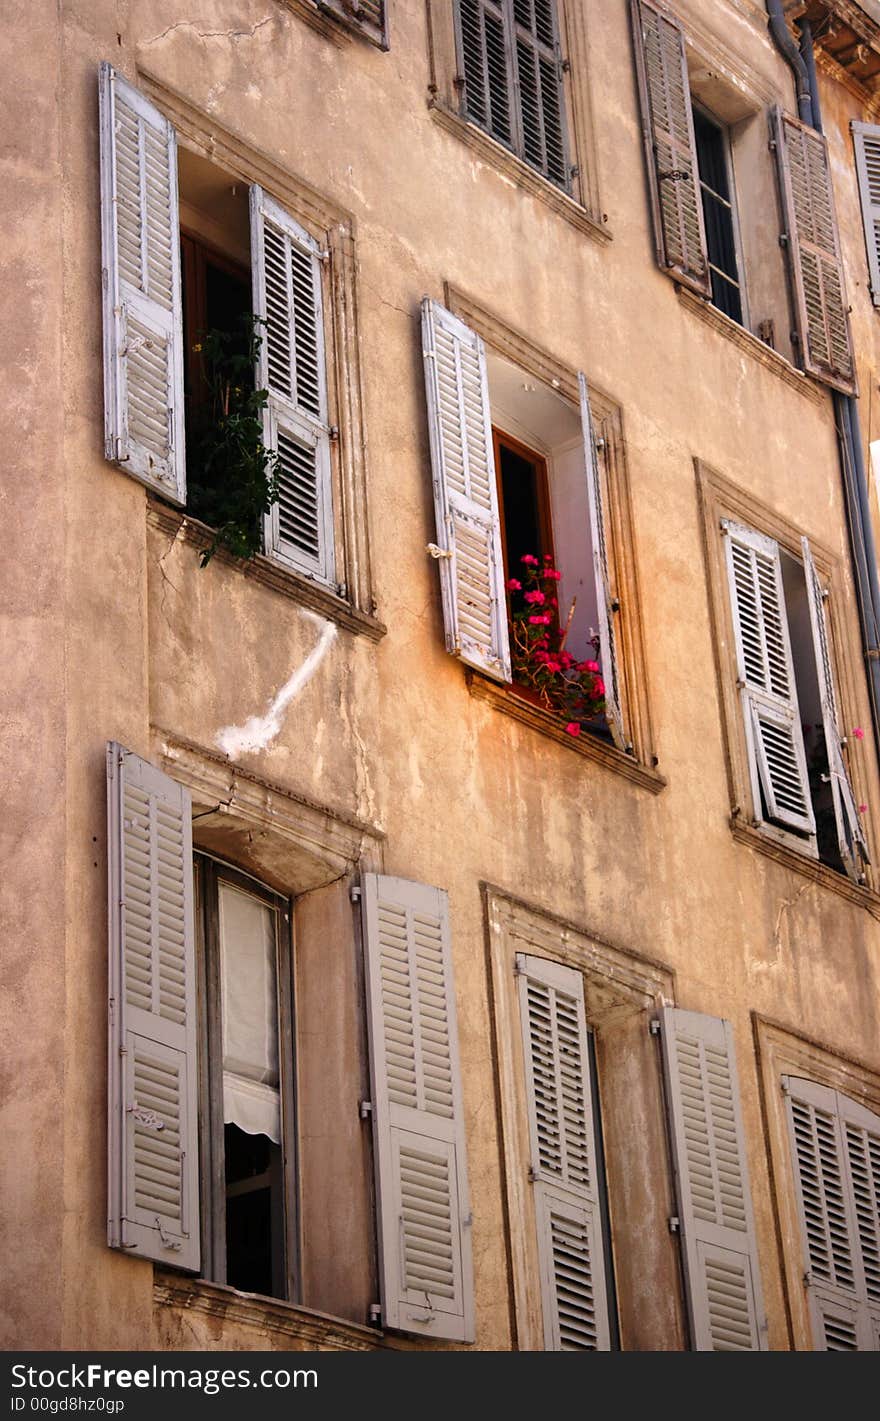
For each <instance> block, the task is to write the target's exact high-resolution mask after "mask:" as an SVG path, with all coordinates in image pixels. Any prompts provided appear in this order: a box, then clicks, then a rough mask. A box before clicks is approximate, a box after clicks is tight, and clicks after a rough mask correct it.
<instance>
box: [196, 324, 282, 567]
mask: <svg viewBox="0 0 880 1421" xmlns="http://www.w3.org/2000/svg"><path fill="white" fill-rule="evenodd" d="M261 324H263V325H264V324H265V322H264V321H263V320H262V318H261V317H260V316H253V315H247V316H245V317H243V318H242V327H243V328H242V330H241V331H218V330H210V331H207V332H206V333H205V335H204V336H203V337H202V339H201V341H200V343H199V344H198V345H196V346H194V347H193V349H194V350H195V351H197V352H198V353H199V354H200V355H201V366H202V378H203V380H204V382H205V384H206V386H207V391H208V393H207V398H206V399H205V400H204V402H203V403H202V404H201V405H200V407H199V409H198V411H197V413H196V414H195V417H194V419H192V420H191V421H190V426H191V437H190V439H189V440H188V441H187V485H188V507H189V510H190V512H192V513H193V514H194V515H195V516H196V517H197V518H200V519H201V520H202V521H203V522H204V523H208V524H209V525H210V526H211V528H212V529H213V537H212V539H211V542H210V543H209V544H208V546H207V548H205V549H204V550H203V551H202V554H201V558H200V562H201V566H202V567H207V565H208V563H209V562H210V561H211V558H212V557H213V556H214V554H215V553H216V551H217V549H218V548H225V549H226V550H227V552H230V553H231V554H232V555H233V557H237V558H253V557H255V556H256V554H257V553H259V552H260V551H261V550H262V529H263V517H264V515H265V514H266V513H268V512H269V510H270V508H271V507H272V505H273V503H277V502H278V495H279V488H278V455H277V453H276V452H275V450H274V449H267V447H266V445H265V444H264V443H263V411H264V409H265V407H266V403H267V401H268V399H269V392H268V390H257V389H255V388H254V369H255V368H256V359H257V355H258V353H259V350H260V345H261V344H262V335H261V333H260V330H259V326H260V325H261Z"/></svg>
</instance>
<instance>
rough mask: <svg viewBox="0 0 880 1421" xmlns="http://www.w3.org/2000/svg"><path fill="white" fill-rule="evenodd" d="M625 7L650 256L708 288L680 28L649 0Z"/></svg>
mask: <svg viewBox="0 0 880 1421" xmlns="http://www.w3.org/2000/svg"><path fill="white" fill-rule="evenodd" d="M631 15H632V31H633V45H634V49H635V60H636V76H637V79H638V87H639V99H640V101H641V108H642V133H643V137H644V145H645V161H646V163H647V170H648V188H649V195H650V199H651V214H652V217H653V221H654V236H655V242H656V248H657V261H658V263H659V265H660V267H661V269H662V270H664V271H668V272H669V273H670V275H673V276H674V277H675V279H676V280H677V281H680V282H681V283H682V284H683V285H685V286H690V287H691V288H692V289H693V290H694V291H698V292H699V293H700V294H701V295H703V296H710V295H711V292H712V282H711V276H710V272H709V258H708V255H707V248H706V233H705V229H704V224H703V203H702V197H701V194H700V181H699V172H698V168H697V151H696V141H695V138H694V119H693V113H692V111H691V90H690V81H689V79H688V71H687V60H686V57H685V42H684V33H683V31H682V30H681V28H680V26H679V25H678V24H677V23H676V21H675V20H673V19H672V17H671V16H670V15H667V14H666V13H665V12H663V13H661V11H660V10H658V9H657V8H656V7H655V6H654V5H651V4H649V3H648V0H631Z"/></svg>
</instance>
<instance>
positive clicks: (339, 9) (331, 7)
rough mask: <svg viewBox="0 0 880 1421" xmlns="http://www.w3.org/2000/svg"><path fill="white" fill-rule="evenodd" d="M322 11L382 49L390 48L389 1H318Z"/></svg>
mask: <svg viewBox="0 0 880 1421" xmlns="http://www.w3.org/2000/svg"><path fill="white" fill-rule="evenodd" d="M318 4H319V6H320V8H321V9H322V10H326V11H327V12H328V13H329V14H331V15H334V16H335V17H336V19H338V20H342V21H343V22H344V23H345V24H346V25H350V26H351V28H352V29H353V30H357V32H358V34H362V35H363V36H364V39H368V40H369V41H370V42H371V43H372V44H376V45H378V46H379V48H380V49H387V48H388V18H387V14H386V11H387V8H388V6H387V0H318Z"/></svg>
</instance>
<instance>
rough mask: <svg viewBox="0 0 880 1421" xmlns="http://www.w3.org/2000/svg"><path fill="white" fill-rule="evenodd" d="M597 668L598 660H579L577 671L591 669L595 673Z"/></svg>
mask: <svg viewBox="0 0 880 1421" xmlns="http://www.w3.org/2000/svg"><path fill="white" fill-rule="evenodd" d="M598 670H599V663H598V661H581V662H579V663H578V671H592V672H593V673H594V674H595V672H596V671H598Z"/></svg>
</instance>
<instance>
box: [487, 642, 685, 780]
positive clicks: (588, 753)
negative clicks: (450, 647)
mask: <svg viewBox="0 0 880 1421" xmlns="http://www.w3.org/2000/svg"><path fill="white" fill-rule="evenodd" d="M465 676H466V680H467V685H468V690H469V691H470V693H471V695H472V696H475V697H476V699H477V700H479V701H486V702H487V703H488V704H489V705H491V706H494V708H495V710H499V711H503V712H504V713H505V714H506V715H509V716H512V717H513V719H514V720H518V721H519V722H520V724H521V725H530V726H531V727H532V729H533V730H537V731H540V733H541V734H542V735H546V736H547V737H548V739H550V740H555V741H556V743H557V744H558V745H565V746H566V747H567V748H568V749H569V750H573V751H574V752H575V754H577V755H583V756H584V757H585V758H586V759H588V760H593V761H594V762H595V763H596V764H599V765H604V766H605V767H606V769H609V770H615V771H616V772H617V773H618V774H620V775H623V777H624V778H625V779H628V780H629V781H630V782H631V783H632V784H637V785H639V786H640V787H641V788H642V789H646V790H648V791H649V792H650V793H651V794H659V793H660V791H661V790H662V789H665V788H666V779H665V777H664V776H663V775H661V774H659V773H658V771H657V770H654V769H648V767H647V766H646V765H641V764H639V761H638V760H636V759H634V758H633V756H632V755H626V754H624V752H623V751H622V750H618V749H617V747H616V746H615V745H609V744H607V743H606V742H605V741H604V740H600V739H598V737H597V736H595V735H590V734H589V733H586V734H584V735H579V736H577V737H575V736H573V735H568V734H566V731H565V729H564V727H563V725H562V723H561V721H560V719H559V717H558V716H556V715H554V714H553V712H552V711H548V710H545V709H544V708H543V706H539V705H535V704H534V702H532V701H530V700H527V699H526V698H525V697H524V696H519V695H517V693H516V691H511V690H510V689H508V687H507V686H502V685H500V684H498V683H497V682H495V681H489V680H488V679H487V678H486V677H485V676H481V675H480V674H479V673H478V672H475V671H471V670H468V671H466V672H465Z"/></svg>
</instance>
